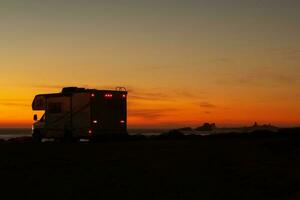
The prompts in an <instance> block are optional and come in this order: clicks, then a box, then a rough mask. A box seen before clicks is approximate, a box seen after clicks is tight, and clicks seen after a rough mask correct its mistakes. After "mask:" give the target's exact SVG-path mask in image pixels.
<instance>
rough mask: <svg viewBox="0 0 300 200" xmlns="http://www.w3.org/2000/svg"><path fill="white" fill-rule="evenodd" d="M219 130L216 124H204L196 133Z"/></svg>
mask: <svg viewBox="0 0 300 200" xmlns="http://www.w3.org/2000/svg"><path fill="white" fill-rule="evenodd" d="M216 128H217V126H216V124H215V123H211V124H210V123H204V124H203V125H202V126H200V127H198V128H195V130H196V131H213V130H215V129H216Z"/></svg>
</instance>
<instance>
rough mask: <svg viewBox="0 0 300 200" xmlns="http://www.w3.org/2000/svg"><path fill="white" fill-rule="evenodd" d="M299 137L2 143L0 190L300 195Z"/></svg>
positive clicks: (69, 195) (32, 195) (48, 194)
mask: <svg viewBox="0 0 300 200" xmlns="http://www.w3.org/2000/svg"><path fill="white" fill-rule="evenodd" d="M299 144H300V143H299V139H298V137H296V136H284V137H282V136H280V137H279V136H272V137H271V136H265V137H235V136H230V137H194V138H181V139H156V140H155V139H152V140H136V141H110V142H99V143H70V144H63V143H43V144H32V143H30V142H29V143H22V142H15V143H14V142H1V143H0V158H1V161H0V180H1V187H0V190H1V193H2V194H1V195H3V196H5V197H6V198H3V199H12V198H18V199H113V198H118V199H225V198H226V199H227V198H228V199H251V200H252V199H300V145H299ZM8 197H10V198H8Z"/></svg>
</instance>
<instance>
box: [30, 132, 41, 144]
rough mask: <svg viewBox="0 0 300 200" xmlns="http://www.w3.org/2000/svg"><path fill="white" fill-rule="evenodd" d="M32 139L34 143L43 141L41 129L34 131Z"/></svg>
mask: <svg viewBox="0 0 300 200" xmlns="http://www.w3.org/2000/svg"><path fill="white" fill-rule="evenodd" d="M32 141H33V142H34V143H41V142H42V135H41V134H40V132H39V131H34V132H33V134H32Z"/></svg>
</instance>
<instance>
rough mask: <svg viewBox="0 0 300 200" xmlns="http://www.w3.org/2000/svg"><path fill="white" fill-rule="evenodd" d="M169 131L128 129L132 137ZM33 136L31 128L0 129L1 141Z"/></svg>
mask: <svg viewBox="0 0 300 200" xmlns="http://www.w3.org/2000/svg"><path fill="white" fill-rule="evenodd" d="M167 131H168V130H167V129H128V133H129V134H130V135H146V136H150V135H159V134H161V133H164V132H167ZM25 136H31V129H29V128H27V129H26V128H23V129H22V128H0V139H4V140H7V139H10V138H16V137H25Z"/></svg>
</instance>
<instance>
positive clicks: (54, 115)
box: [45, 97, 71, 137]
mask: <svg viewBox="0 0 300 200" xmlns="http://www.w3.org/2000/svg"><path fill="white" fill-rule="evenodd" d="M70 100H71V98H70V97H49V98H47V108H46V114H45V115H46V129H47V133H46V137H62V136H64V133H65V130H70V129H71V118H70V106H71V102H70Z"/></svg>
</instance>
